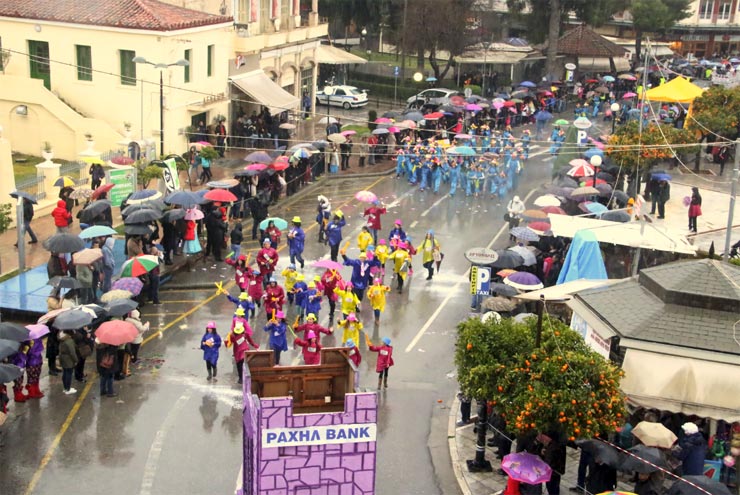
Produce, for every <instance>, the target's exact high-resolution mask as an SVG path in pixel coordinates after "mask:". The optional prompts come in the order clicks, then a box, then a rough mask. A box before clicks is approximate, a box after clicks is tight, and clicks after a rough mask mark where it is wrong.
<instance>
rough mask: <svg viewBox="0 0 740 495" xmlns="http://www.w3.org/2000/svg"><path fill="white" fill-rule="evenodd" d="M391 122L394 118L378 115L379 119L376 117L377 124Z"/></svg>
mask: <svg viewBox="0 0 740 495" xmlns="http://www.w3.org/2000/svg"><path fill="white" fill-rule="evenodd" d="M391 122H393V120H391V119H389V118H387V117H378V118H377V119H375V123H376V124H390V123H391Z"/></svg>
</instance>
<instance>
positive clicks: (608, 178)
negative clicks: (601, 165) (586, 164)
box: [596, 172, 614, 183]
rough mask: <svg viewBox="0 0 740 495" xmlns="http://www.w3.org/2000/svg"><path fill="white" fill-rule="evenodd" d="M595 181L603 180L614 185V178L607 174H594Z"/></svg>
mask: <svg viewBox="0 0 740 495" xmlns="http://www.w3.org/2000/svg"><path fill="white" fill-rule="evenodd" d="M596 178H597V179H601V180H605V181H607V182H611V183H614V176H613V175H612V174H610V173H607V172H599V173H597V174H596Z"/></svg>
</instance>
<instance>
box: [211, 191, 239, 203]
mask: <svg viewBox="0 0 740 495" xmlns="http://www.w3.org/2000/svg"><path fill="white" fill-rule="evenodd" d="M203 197H204V198H206V199H209V200H211V201H220V202H222V203H232V202H234V201H236V200H237V197H236V196H234V194H232V193H231V192H229V191H227V190H226V189H211V190H210V191H208V192H207V193H205V194H204V195H203Z"/></svg>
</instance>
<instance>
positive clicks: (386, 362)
mask: <svg viewBox="0 0 740 495" xmlns="http://www.w3.org/2000/svg"><path fill="white" fill-rule="evenodd" d="M365 337H366V339H367V348H368V349H370V350H371V351H373V352H377V353H378V362H377V364H376V365H375V371H376V372H377V373H378V390H380V386H381V385H383V386H384V387H385V388H388V369H389V368H390V367H391V366H393V365H394V364H395V363H394V362H393V347H392V346H391V339H389V338H388V337H383V344H382V345H378V346H376V345H373V343H372V342H371V341H370V337H367V336H365Z"/></svg>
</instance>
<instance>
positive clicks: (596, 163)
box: [589, 155, 601, 187]
mask: <svg viewBox="0 0 740 495" xmlns="http://www.w3.org/2000/svg"><path fill="white" fill-rule="evenodd" d="M589 161H590V162H591V166H592V167H593V168H594V187H596V174H597V173H598V170H599V167H601V157H600V156H599V155H594V156H592V157H591V159H590V160H589Z"/></svg>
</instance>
